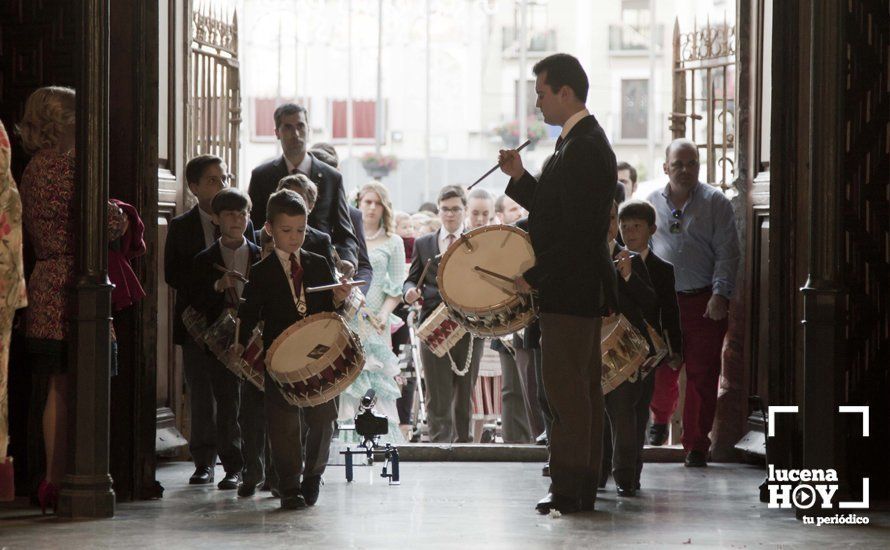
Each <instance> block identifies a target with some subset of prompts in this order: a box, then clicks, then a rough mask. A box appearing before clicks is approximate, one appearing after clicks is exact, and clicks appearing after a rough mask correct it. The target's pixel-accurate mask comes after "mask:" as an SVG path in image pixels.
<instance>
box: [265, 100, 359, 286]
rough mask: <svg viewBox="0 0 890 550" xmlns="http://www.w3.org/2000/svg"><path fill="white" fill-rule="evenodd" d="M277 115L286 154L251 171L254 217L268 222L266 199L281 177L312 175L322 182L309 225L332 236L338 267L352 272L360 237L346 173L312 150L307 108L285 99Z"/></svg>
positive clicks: (318, 181) (278, 130)
mask: <svg viewBox="0 0 890 550" xmlns="http://www.w3.org/2000/svg"><path fill="white" fill-rule="evenodd" d="M273 116H274V117H275V137H277V138H278V141H279V142H280V143H281V149H282V152H283V154H282V156H280V157H278V158H276V159H274V160H270V161H269V162H266V163H264V164H261V165H259V166H257V167H256V168H254V170H253V172H252V173H251V174H250V187H249V189H248V193H249V194H250V200H251V201H252V202H253V210H252V211H251V213H250V219H251V221H252V222H253V224H254V226H256V227H261V226H262V225H263V224H264V223H266V203H267V202H268V200H269V196H270V195H271V194H272V193H274V192H275V190H276V189H277V188H278V182H279V181H280V180H281V178H283V177H285V176H287V175H289V174H297V173H300V174H305V175H307V176H309V179H311V180H312V181H314V182H315V185H317V186H318V199H317V200H316V203H315V209H314V210H313V211H312V213H311V214H310V215H309V225H310V226H311V227H314V228H315V229H318V230H319V231H323V232H325V233H327V234H328V235H330V236H331V241H332V242H333V243H334V248H336V249H337V254H338V255H339V256H340V260H341V261H340V263H339V264H338V265H337V268H338V269H339V270H340V271H341V272H343V273H345V274H347V275H351V274H352V272H353V271H354V270H355V267H356V265H358V258H357V250H358V240H357V239H356V237H355V231H354V229H353V227H352V222H351V221H350V219H349V207H348V206H347V203H346V194H345V192H344V191H343V176H342V175H341V174H340V172H338V171H336V170H334V169H333V168H331V167H330V166H328V165H327V164H325V163H323V162H320V161H319V160H318V159H316V158H314V157H313V156H312V155H310V154H308V152H307V143H306V140H307V136H308V133H309V121H308V113H307V112H306V109H305V108H303V107H302V106H300V105H296V104H294V103H285V104H284V105H281V106H279V107H278V108H277V109H275V114H274V115H273ZM347 263H348V264H349V265H346V264H347Z"/></svg>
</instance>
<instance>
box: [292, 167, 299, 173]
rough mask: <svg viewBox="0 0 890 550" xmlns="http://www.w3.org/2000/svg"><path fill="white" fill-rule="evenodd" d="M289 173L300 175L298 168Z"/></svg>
mask: <svg viewBox="0 0 890 550" xmlns="http://www.w3.org/2000/svg"><path fill="white" fill-rule="evenodd" d="M290 173H291V174H299V173H300V169H299V168H294V169H293V170H291V171H290Z"/></svg>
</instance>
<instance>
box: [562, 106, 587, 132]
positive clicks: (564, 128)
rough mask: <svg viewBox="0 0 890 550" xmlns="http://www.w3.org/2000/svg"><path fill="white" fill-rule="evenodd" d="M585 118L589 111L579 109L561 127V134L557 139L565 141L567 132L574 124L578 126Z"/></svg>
mask: <svg viewBox="0 0 890 550" xmlns="http://www.w3.org/2000/svg"><path fill="white" fill-rule="evenodd" d="M586 116H590V111H588V110H587V109H586V108H584V109H581V110H580V111H578V112H577V113H575V114H573V115H572V116H570V117H569V119H568V120H567V121H566V123H565V124H563V125H562V132H560V134H559V137H561V138H563V139H565V137H566V136H567V135H569V132H571V131H572V128H574V127H575V124H578V122H579V121H580V120H581V119H582V118H584V117H586Z"/></svg>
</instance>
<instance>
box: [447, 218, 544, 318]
mask: <svg viewBox="0 0 890 550" xmlns="http://www.w3.org/2000/svg"><path fill="white" fill-rule="evenodd" d="M464 239H465V240H466V241H467V242H464ZM467 243H469V245H470V246H469V247H468V246H467ZM534 265H535V254H534V251H533V250H532V244H531V241H530V240H529V239H528V235H527V234H526V233H525V231H522V230H521V229H518V228H516V227H512V226H508V225H490V226H487V227H480V228H479V229H474V230H473V231H470V232H469V233H467V234H465V235H464V236H463V238H462V239H461V240H458V241H457V242H456V243H455V244H454V245H452V246H451V247H450V248H449V249H448V251H447V252H446V253H445V255H444V256H443V257H442V261H441V263H440V264H439V272H438V274H437V276H436V280H437V282H438V284H439V291H440V292H441V293H442V299H443V300H444V301H445V302H446V303H447V304H448V305H449V306H450V307H453V308H456V309H459V310H460V311H463V312H475V311H487V310H489V309H491V308H494V307H500V306H503V305H504V304H506V303H507V302H509V301H511V300H513V299H514V298H515V297H516V291H515V290H514V289H513V283H512V282H508V281H503V280H501V279H499V278H497V277H494V276H492V275H487V274H484V273H481V272H479V271H477V270H476V269H475V268H476V267H477V266H478V267H481V268H483V269H486V270H488V271H491V272H494V273H497V274H499V275H503V276H505V277H508V278H509V279H510V280H511V281H512V279H513V278H514V277H516V276H518V275H521V274H522V273H524V272H525V271H526V270H528V269H529V268H531V267H532V266H534Z"/></svg>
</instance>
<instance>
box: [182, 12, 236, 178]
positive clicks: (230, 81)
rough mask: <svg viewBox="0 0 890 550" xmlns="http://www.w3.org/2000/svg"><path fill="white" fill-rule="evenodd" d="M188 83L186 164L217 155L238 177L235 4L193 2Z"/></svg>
mask: <svg viewBox="0 0 890 550" xmlns="http://www.w3.org/2000/svg"><path fill="white" fill-rule="evenodd" d="M188 78H189V82H188V129H187V132H188V140H187V143H188V155H189V158H192V157H194V156H196V155H200V154H212V155H217V156H219V157H221V158H222V159H223V160H224V161H225V162H226V166H227V167H228V170H229V172H230V173H231V174H233V175H237V174H238V149H239V147H240V141H239V130H240V126H241V83H240V80H239V66H238V17H237V15H236V13H235V8H234V2H225V3H222V2H219V1H216V2H214V1H212V0H197V1H196V2H195V6H194V10H193V12H192V25H191V52H190V55H189V74H188ZM234 184H235V183H233V185H234Z"/></svg>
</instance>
